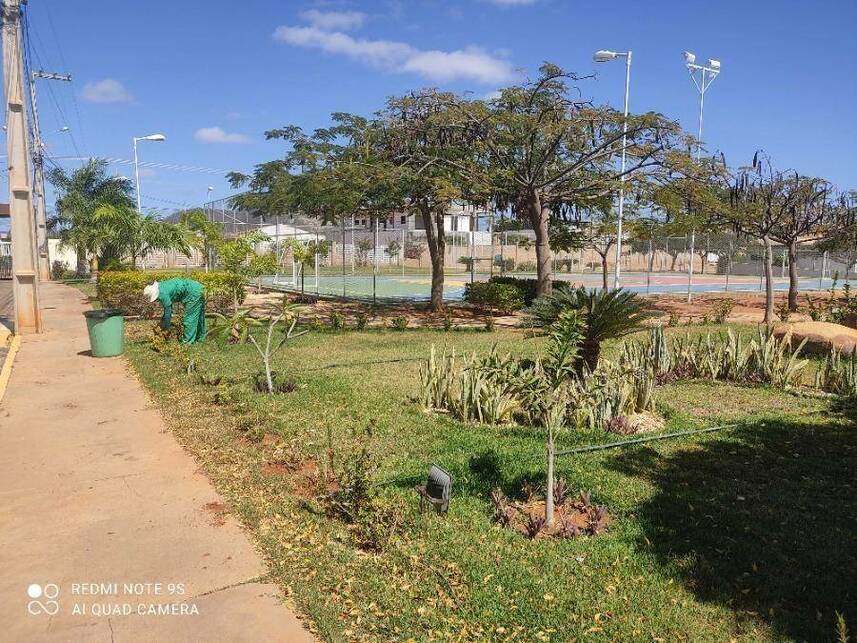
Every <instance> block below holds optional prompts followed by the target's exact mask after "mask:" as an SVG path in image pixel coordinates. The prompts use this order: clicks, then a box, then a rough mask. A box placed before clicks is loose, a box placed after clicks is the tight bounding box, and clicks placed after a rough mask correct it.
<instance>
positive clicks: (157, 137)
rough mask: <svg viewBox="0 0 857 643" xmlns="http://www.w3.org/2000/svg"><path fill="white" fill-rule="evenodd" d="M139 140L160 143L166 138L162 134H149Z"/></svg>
mask: <svg viewBox="0 0 857 643" xmlns="http://www.w3.org/2000/svg"><path fill="white" fill-rule="evenodd" d="M140 140H141V141H155V142H157V143H160V142H162V141H166V140H167V137H166V136H164V135H163V134H149V135H148V136H141V137H140Z"/></svg>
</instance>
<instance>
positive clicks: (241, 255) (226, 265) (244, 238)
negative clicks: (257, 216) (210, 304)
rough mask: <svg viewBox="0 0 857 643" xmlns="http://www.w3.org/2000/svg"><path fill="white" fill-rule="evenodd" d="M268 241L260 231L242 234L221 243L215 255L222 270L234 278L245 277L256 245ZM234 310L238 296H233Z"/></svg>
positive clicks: (247, 274) (236, 306)
mask: <svg viewBox="0 0 857 643" xmlns="http://www.w3.org/2000/svg"><path fill="white" fill-rule="evenodd" d="M263 241H270V237H268V235H266V234H265V233H264V232H262V231H260V230H254V231H253V232H248V233H245V234H242V235H240V236H238V237H236V238H234V239H229V240H228V241H223V242H221V243H220V245H219V246H218V247H217V254H218V256H219V257H220V263H221V265H222V266H223V269H224V270H225V271H226V272H228V273H230V274H232V275H235V276H236V277H247V276H249V271H250V259H251V258H252V257H253V256H255V255H256V244H258V243H262V242H263ZM234 308H235V310H236V311H237V310H238V294H237V293H236V294H235V301H234Z"/></svg>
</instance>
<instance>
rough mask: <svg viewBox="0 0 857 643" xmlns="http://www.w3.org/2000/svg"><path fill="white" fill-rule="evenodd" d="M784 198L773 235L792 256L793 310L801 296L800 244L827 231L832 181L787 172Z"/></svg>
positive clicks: (815, 238)
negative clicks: (782, 207)
mask: <svg viewBox="0 0 857 643" xmlns="http://www.w3.org/2000/svg"><path fill="white" fill-rule="evenodd" d="M782 190H783V195H782V198H783V199H784V202H785V203H787V204H788V205H787V207H785V208H784V209H783V211H782V214H781V216H780V217H779V218H778V220H777V223H776V225H775V226H774V227H773V229H772V231H771V238H772V239H773V240H774V241H777V242H778V243H781V244H783V245H784V246H785V247H786V249H787V251H788V257H789V296H788V306H789V310H791V311H796V310H797V308H798V305H797V296H798V258H797V251H798V244H801V243H808V242H812V241H818V240H820V239H823V238H824V237H825V236H826V235H827V229H826V228H827V226H826V224H827V223H828V222H829V218H830V216H831V215H832V214H833V212H834V210H833V208H831V207H830V203H829V199H830V193H831V186H830V184H829V183H828V182H827V181H825V180H824V179H820V178H817V177H809V176H800V175H799V174H797V173H783V179H782Z"/></svg>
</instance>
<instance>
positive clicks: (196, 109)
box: [4, 0, 857, 211]
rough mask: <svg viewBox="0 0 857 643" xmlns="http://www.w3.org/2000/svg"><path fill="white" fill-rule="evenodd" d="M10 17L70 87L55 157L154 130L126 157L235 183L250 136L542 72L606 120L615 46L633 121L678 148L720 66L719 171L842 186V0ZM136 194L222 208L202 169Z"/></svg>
mask: <svg viewBox="0 0 857 643" xmlns="http://www.w3.org/2000/svg"><path fill="white" fill-rule="evenodd" d="M28 11H29V23H30V34H31V39H30V40H31V46H32V49H33V52H34V55H33V66H34V67H43V68H48V69H50V70H51V71H61V72H68V73H71V74H72V75H73V77H74V78H73V82H72V83H71V84H69V85H66V84H62V83H58V82H51V87H50V90H49V88H48V86H47V83H49V82H50V81H40V85H39V107H40V112H41V117H42V125H43V130H44V131H45V139H46V142H47V144H48V146H49V154H50V155H52V156H54V157H57V158H59V157H71V156H76V155H78V153H80V154H83V155H93V156H99V157H110V158H118V159H130V158H131V154H132V150H131V138H132V137H133V136H141V135H145V134H150V133H155V132H159V133H163V134H165V135H166V137H167V141H166V142H164V143H144V144H141V147H140V156H141V160H143V161H146V162H150V163H156V164H162V165H171V166H193V167H204V168H211V169H213V170H220V169H226V170H231V169H235V170H242V171H247V170H250V169H251V168H252V166H253V164H254V163H257V162H260V161H263V160H267V159H270V158H274V157H276V156H278V155H279V154H281V150H282V148H281V147H280V144H278V143H276V142H266V141H265V140H264V137H263V132H264V131H265V130H266V129H270V128H273V127H279V126H283V125H286V124H298V125H301V126H303V127H305V128H307V129H311V128H314V127H317V126H322V125H325V124H326V123H327V122H328V120H327V117H328V115H329V113H330V112H332V111H352V112H358V113H364V114H365V113H370V112H372V111H374V110H375V109H377V108H378V107H379V106H380V105H381V104H382V102H383V100H384V98H385V97H386V96H389V95H393V94H397V93H402V92H405V91H408V90H410V89H415V88H419V87H424V86H436V87H441V88H443V89H449V90H453V91H457V92H465V91H470V92H473V94H474V95H476V96H484V95H487V94H489V93H490V92H492V91H494V90H496V88H497V87H500V86H503V85H505V84H510V83H513V82H515V81H517V80H520V79H521V78H523V77H525V76H527V75H533V74H535V72H536V70H537V68H538V66H539V65H540V63H541V62H542V61H545V60H547V61H550V62H553V63H556V64H559V65H561V66H563V67H565V68H566V69H568V70H570V71H574V72H577V73H579V74H590V73H593V72H597V78H596V79H595V80H590V81H585V82H583V83H581V89H582V92H583V94H584V95H585V96H587V97H589V98H591V99H592V100H594V101H595V102H596V103H610V104H612V105H614V106H616V107H621V100H622V90H623V85H622V83H623V72H624V70H623V65H622V64H621V62H613V63H609V64H602V65H596V64H595V63H593V62H592V52H593V51H595V50H596V49H600V48H609V49H616V50H627V49H631V50H633V52H634V61H633V68H632V80H631V109H632V111H648V110H655V111H660V112H662V113H664V114H666V115H668V116H670V117H673V118H676V119H678V120H679V121H680V122H681V123H682V124H683V125H684V127H685V128H686V129H689V130H690V131H692V132H695V131H696V116H697V105H698V95H697V93H696V90H695V88H694V87H693V85H692V83H691V80H690V78H689V77H688V73H687V71H686V70H685V68H684V67H683V61H682V57H681V52H682V50H684V49H688V50H691V51H693V52H695V53H696V54H697V56H698V58H699V60H705V59H707V58H709V57H713V58H717V59H719V60H721V61H722V65H723V67H722V73H721V75H720V77H719V78H718V79H717V80H716V81H715V82H714V84H713V85H712V87H711V89H710V92H709V93H708V94H706V113H705V136H704V138H705V140H706V142H707V144H708V146H709V147H710V148H711V149H717V150H723V151H724V152H725V154H726V156H727V160H728V161H729V162H730V163H731V164H735V165H737V164H742V163H745V162H747V161H748V160H749V159H750V158H751V157H752V154H753V152H754V151H755V150H756V149H759V148H761V149H764V150H765V151H767V152H768V153H769V154H770V155H771V156H772V157H773V159H774V161H775V163H776V164H777V165H778V166H781V167H784V168H794V169H797V170H798V171H800V172H802V173H806V174H814V175H820V176H825V177H827V178H829V179H830V180H832V181H833V182H834V183H836V184H837V185H839V186H841V187H845V188H857V164H855V152H854V150H855V149H857V119H855V107H854V106H855V103H857V38H855V36H854V30H855V27H857V2H855V1H854V0H829V1H818V2H806V1H796V0H778V1H774V0H761V1H756V2H745V1H742V2H728V1H727V2H710V1H709V2H694V1H691V0H686V1H684V2H674V1H672V0H661V1H654V0H653V1H649V2H644V1H640V0H637V1H633V2H632V1H618V0H616V1H614V2H610V3H595V2H576V1H564V0H449V1H441V0H412V1H409V2H405V1H402V0H399V1H397V0H376V1H368V0H363V1H360V0H352V1H344V0H343V1H342V2H337V1H315V2H314V1H312V0H308V1H306V2H291V1H286V0H252V1H249V2H243V3H238V2H234V1H233V2H225V1H220V0H208V1H202V0H182V1H181V2H175V1H174V0H173V1H169V2H168V1H166V0H150V1H148V2H145V3H143V2H117V1H116V0H111V1H108V0H88V1H87V2H85V3H83V2H68V1H67V0H31V1H30V3H29V8H28ZM63 126H68V127H69V128H70V133H60V132H59V131H58V130H60V128H61V127H63ZM75 146H76V147H75ZM57 162H59V163H60V164H62V165H65V166H68V167H73V166H74V165H75V163H76V162H75V161H71V160H58V161H57ZM112 169H113V171H114V172H115V173H117V174H124V175H127V176H133V168H132V167H131V166H129V165H122V164H116V165H114V166H112ZM141 184H142V194H143V197H144V200H143V202H144V206H145V207H151V208H162V209H164V211H169V210H172V209H173V208H175V207H178V206H180V205H189V204H199V203H201V202H202V201H203V200H204V199H205V197H206V194H207V192H208V190H207V188H208V186H212V187H213V188H214V191H213V194H214V196H215V197H223V196H227V195H229V194H230V193H231V192H230V190H229V187H228V184H227V183H226V181H225V180H224V178H223V176H222V174H220V173H219V172H215V173H210V174H206V173H203V172H199V171H180V170H177V169H170V168H163V167H158V168H146V169H145V170H144V173H143V176H142V177H141ZM4 188H5V186H4Z"/></svg>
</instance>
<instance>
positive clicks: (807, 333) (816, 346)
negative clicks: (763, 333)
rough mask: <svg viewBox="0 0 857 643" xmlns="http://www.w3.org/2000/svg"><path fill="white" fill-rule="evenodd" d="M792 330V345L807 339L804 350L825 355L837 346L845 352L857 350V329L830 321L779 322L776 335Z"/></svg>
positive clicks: (780, 335) (779, 335) (775, 329)
mask: <svg viewBox="0 0 857 643" xmlns="http://www.w3.org/2000/svg"><path fill="white" fill-rule="evenodd" d="M789 331H791V334H792V345H793V346H797V345H798V344H800V343H801V342H802V341H803V340H804V339H806V346H804V349H803V350H804V352H806V353H812V354H817V355H824V354H826V353H829V352H830V349H831V348H835V349H836V350H838V351H841V352H843V353H853V352H854V351H855V350H857V330H855V329H854V328H848V326H842V325H841V324H831V323H830V322H817V321H809V322H796V323H794V324H777V325H776V326H775V327H774V335H776V336H777V337H782V336H784V335H785V334H786V333H788V332H789Z"/></svg>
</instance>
